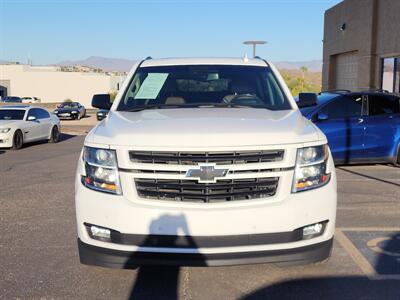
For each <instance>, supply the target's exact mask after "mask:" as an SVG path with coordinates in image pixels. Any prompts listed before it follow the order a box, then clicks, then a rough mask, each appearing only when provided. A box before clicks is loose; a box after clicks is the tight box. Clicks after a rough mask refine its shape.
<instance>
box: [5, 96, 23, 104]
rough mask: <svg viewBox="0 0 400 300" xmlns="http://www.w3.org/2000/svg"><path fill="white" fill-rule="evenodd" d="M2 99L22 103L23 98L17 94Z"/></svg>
mask: <svg viewBox="0 0 400 300" xmlns="http://www.w3.org/2000/svg"><path fill="white" fill-rule="evenodd" d="M1 101H2V102H7V103H22V99H21V98H20V97H16V96H6V97H3V99H2V100H1Z"/></svg>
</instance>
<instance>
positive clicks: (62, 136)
mask: <svg viewBox="0 0 400 300" xmlns="http://www.w3.org/2000/svg"><path fill="white" fill-rule="evenodd" d="M75 136H76V135H73V134H67V133H60V139H59V141H58V143H62V142H65V141H67V140H69V139H72V138H73V137H75ZM47 143H48V141H47V140H43V141H37V142H31V143H26V144H24V145H23V146H22V149H24V148H28V147H31V146H36V145H43V144H47ZM58 143H57V144H58Z"/></svg>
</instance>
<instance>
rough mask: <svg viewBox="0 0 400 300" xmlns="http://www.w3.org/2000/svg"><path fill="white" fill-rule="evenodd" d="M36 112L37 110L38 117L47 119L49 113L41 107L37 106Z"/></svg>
mask: <svg viewBox="0 0 400 300" xmlns="http://www.w3.org/2000/svg"><path fill="white" fill-rule="evenodd" d="M37 110H38V112H39V119H47V118H50V114H49V113H48V112H47V111H46V110H44V109H41V108H37Z"/></svg>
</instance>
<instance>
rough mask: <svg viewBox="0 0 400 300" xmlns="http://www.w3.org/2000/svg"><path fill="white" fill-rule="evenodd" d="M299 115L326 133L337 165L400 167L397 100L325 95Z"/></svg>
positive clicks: (380, 96) (346, 93)
mask: <svg viewBox="0 0 400 300" xmlns="http://www.w3.org/2000/svg"><path fill="white" fill-rule="evenodd" d="M301 111H302V113H303V114H304V116H306V117H307V118H308V119H310V120H312V121H313V122H314V123H315V124H316V125H317V126H318V127H319V128H320V129H321V130H322V131H323V132H324V133H325V135H326V136H327V138H328V141H329V147H330V148H331V151H332V155H333V158H334V160H335V162H336V163H337V164H356V163H394V164H400V98H399V96H397V95H395V94H390V93H385V92H371V91H368V92H349V91H333V92H324V93H321V94H319V95H318V96H317V103H315V105H311V106H309V107H305V108H301Z"/></svg>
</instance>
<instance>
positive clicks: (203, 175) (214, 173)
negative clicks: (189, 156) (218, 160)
mask: <svg viewBox="0 0 400 300" xmlns="http://www.w3.org/2000/svg"><path fill="white" fill-rule="evenodd" d="M228 171H229V170H228V169H216V168H215V165H199V168H197V169H189V170H188V171H187V172H186V177H190V178H193V179H197V180H198V181H199V182H200V183H213V182H216V181H217V178H221V177H225V175H226V174H227V173H228Z"/></svg>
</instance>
